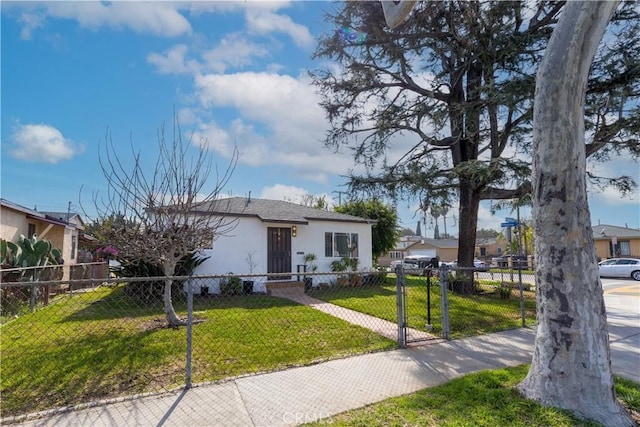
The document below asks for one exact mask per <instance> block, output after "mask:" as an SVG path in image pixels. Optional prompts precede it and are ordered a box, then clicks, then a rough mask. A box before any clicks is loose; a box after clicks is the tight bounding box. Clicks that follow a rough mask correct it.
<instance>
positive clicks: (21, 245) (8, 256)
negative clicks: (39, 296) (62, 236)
mask: <svg viewBox="0 0 640 427" xmlns="http://www.w3.org/2000/svg"><path fill="white" fill-rule="evenodd" d="M0 257H1V258H0V261H1V262H2V266H3V267H4V268H20V267H23V268H24V267H43V266H47V265H58V264H61V263H62V254H61V252H60V250H59V249H54V248H52V246H51V242H49V241H48V240H46V239H38V238H37V236H35V235H34V236H33V237H32V238H30V239H28V238H26V237H25V236H24V235H20V238H19V239H18V243H17V244H16V243H13V242H9V241H6V240H2V241H0ZM35 278H36V270H25V271H24V272H22V273H21V274H20V280H35Z"/></svg>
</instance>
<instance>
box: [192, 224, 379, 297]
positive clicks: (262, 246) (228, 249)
mask: <svg viewBox="0 0 640 427" xmlns="http://www.w3.org/2000/svg"><path fill="white" fill-rule="evenodd" d="M293 226H295V227H296V237H293V236H292V237H291V271H292V272H293V273H296V272H297V271H298V265H303V264H304V261H303V258H304V255H305V254H307V253H314V254H315V255H316V257H317V260H316V262H315V264H316V265H317V266H318V270H317V271H318V272H329V271H331V267H330V264H331V262H332V261H334V260H336V259H339V257H326V256H325V232H332V233H357V234H358V258H359V260H360V265H359V268H360V269H361V270H367V269H370V268H371V267H372V259H371V258H372V252H371V244H372V240H371V225H370V224H365V223H355V222H339V221H310V222H309V223H308V224H288V223H270V222H262V221H260V220H259V219H257V218H240V220H239V221H238V224H237V226H236V228H235V229H234V230H233V231H232V232H231V233H229V235H227V236H220V237H218V238H217V239H216V240H215V241H214V243H213V248H212V249H207V250H205V251H204V255H205V256H208V257H209V259H207V260H206V261H205V262H204V263H202V264H201V265H199V266H198V267H197V268H196V270H195V271H194V275H219V274H228V273H234V274H240V275H248V274H251V273H253V274H263V273H267V255H268V254H267V229H268V228H269V227H280V228H291V227H293ZM249 255H251V261H252V262H253V263H254V265H253V269H252V268H251V266H250V265H249V260H248V258H249ZM252 270H253V271H252ZM294 278H295V276H294ZM253 280H254V281H255V282H256V284H255V285H254V291H255V292H262V291H264V290H265V288H264V284H265V282H266V275H265V276H263V277H257V278H253ZM194 283H195V282H194ZM193 292H199V289H195V288H194V289H193ZM209 292H211V293H218V292H219V283H217V282H215V283H213V282H212V283H210V289H209Z"/></svg>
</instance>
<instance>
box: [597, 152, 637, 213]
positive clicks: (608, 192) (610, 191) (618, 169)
mask: <svg viewBox="0 0 640 427" xmlns="http://www.w3.org/2000/svg"><path fill="white" fill-rule="evenodd" d="M587 168H588V169H589V171H590V172H591V173H592V174H594V175H596V176H602V177H618V176H621V175H627V176H630V177H632V178H633V179H634V180H635V182H636V183H637V184H639V185H640V167H639V166H638V163H637V162H636V161H633V160H630V159H629V158H619V157H617V158H614V159H612V160H610V161H608V162H604V163H596V162H589V163H588V164H587ZM588 191H589V200H590V203H592V204H594V203H597V204H604V205H608V206H620V205H631V204H635V205H638V204H640V190H639V189H638V188H636V189H635V191H634V192H633V193H632V194H631V195H629V196H625V197H623V196H621V195H620V193H619V192H618V191H617V190H616V189H615V188H606V189H605V190H604V191H603V190H600V189H599V188H594V187H593V186H591V185H590V186H589V188H588Z"/></svg>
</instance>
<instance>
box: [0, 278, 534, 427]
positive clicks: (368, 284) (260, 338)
mask: <svg viewBox="0 0 640 427" xmlns="http://www.w3.org/2000/svg"><path fill="white" fill-rule="evenodd" d="M399 273H400V274H398V275H396V274H394V273H393V272H379V271H372V272H368V273H354V272H339V273H336V272H332V273H287V274H284V275H280V277H277V275H269V276H266V275H224V276H197V277H196V276H192V277H168V278H167V277H146V278H99V277H90V278H82V279H77V280H67V281H47V282H44V281H41V282H13V283H12V282H3V283H2V284H0V292H1V294H2V295H1V296H2V313H1V319H2V326H1V331H0V332H1V334H0V350H1V352H2V359H1V361H0V367H1V369H2V377H1V379H0V392H1V393H2V423H3V424H6V423H10V422H15V421H20V420H24V419H25V416H26V414H33V413H38V412H41V411H51V410H54V411H57V410H68V409H69V408H71V407H73V408H77V407H78V405H80V406H87V405H89V406H91V405H102V404H106V403H109V402H113V401H114V400H118V399H128V398H131V397H132V396H137V397H139V396H141V395H153V394H161V393H166V392H171V391H173V392H175V391H176V390H180V389H182V388H188V387H190V386H192V385H194V384H207V383H215V382H219V381H224V380H228V379H230V378H237V377H239V376H246V375H252V374H256V373H262V372H269V371H276V370H282V369H286V368H290V367H295V366H302V365H310V364H315V363H319V362H323V361H327V360H331V359H337V358H344V357H347V356H352V355H357V354H364V353H370V352H378V351H386V350H391V349H395V348H398V347H399V346H400V347H402V346H405V345H408V344H411V343H425V342H429V341H436V340H441V339H443V338H451V337H453V338H456V337H460V336H468V335H477V334H482V333H488V332H493V331H496V330H502V329H509V328H517V327H520V326H522V325H523V324H524V323H523V322H525V320H524V319H525V318H524V317H522V313H523V312H522V311H521V307H520V306H521V304H523V305H524V307H525V308H526V310H525V311H524V313H525V315H526V316H527V317H526V322H533V321H534V318H533V317H531V316H534V315H535V310H534V308H533V305H532V304H533V300H534V298H533V297H532V296H531V298H532V299H531V301H528V299H527V298H528V297H527V294H526V293H527V292H528V293H531V294H532V295H533V292H532V290H529V291H524V290H523V291H522V293H524V294H525V296H524V298H523V300H522V302H521V301H520V300H519V298H518V294H519V293H520V290H519V287H518V288H511V287H510V288H509V290H510V293H509V297H508V298H507V297H505V296H503V294H502V293H501V289H502V287H504V286H506V285H504V283H507V282H509V283H510V284H509V286H513V283H511V282H510V281H509V280H507V279H505V278H504V277H501V276H499V275H498V276H496V275H492V274H491V273H489V272H487V273H478V272H473V271H469V272H465V271H464V270H463V269H458V270H454V271H449V270H444V269H443V270H437V269H434V270H429V269H426V270H425V271H423V272H422V275H419V276H413V275H411V276H405V275H403V274H402V272H399ZM465 275H466V276H465ZM464 277H467V279H469V278H470V277H473V281H472V282H471V284H469V281H466V282H465V281H464V280H463V278H464ZM503 279H504V280H503ZM167 283H168V284H169V288H170V289H171V296H172V298H171V303H172V306H173V308H174V309H175V311H176V313H177V314H178V316H180V317H181V318H182V319H184V320H185V325H184V326H179V327H169V326H168V324H167V321H166V317H165V308H166V305H165V303H166V302H165V301H164V300H165V298H164V294H165V292H164V291H165V289H166V287H167ZM47 289H48V290H49V292H50V291H51V289H63V290H64V292H60V293H55V292H51V293H50V295H48V299H47V300H46V302H45V299H44V298H43V297H41V295H42V294H43V293H46V292H47ZM34 294H35V295H36V301H38V303H36V304H31V303H30V301H31V300H32V299H33V295H34ZM38 295H40V296H38ZM16 301H22V303H23V304H22V305H20V304H17V303H16ZM530 310H533V311H532V312H531V311H530ZM530 315H531V316H530Z"/></svg>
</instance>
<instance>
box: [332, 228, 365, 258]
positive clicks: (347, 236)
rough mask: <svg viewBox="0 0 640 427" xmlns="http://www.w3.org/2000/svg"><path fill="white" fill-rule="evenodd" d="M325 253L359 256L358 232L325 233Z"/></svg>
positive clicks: (349, 256)
mask: <svg viewBox="0 0 640 427" xmlns="http://www.w3.org/2000/svg"><path fill="white" fill-rule="evenodd" d="M324 255H325V256H326V257H329V258H342V257H348V258H358V233H324Z"/></svg>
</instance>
